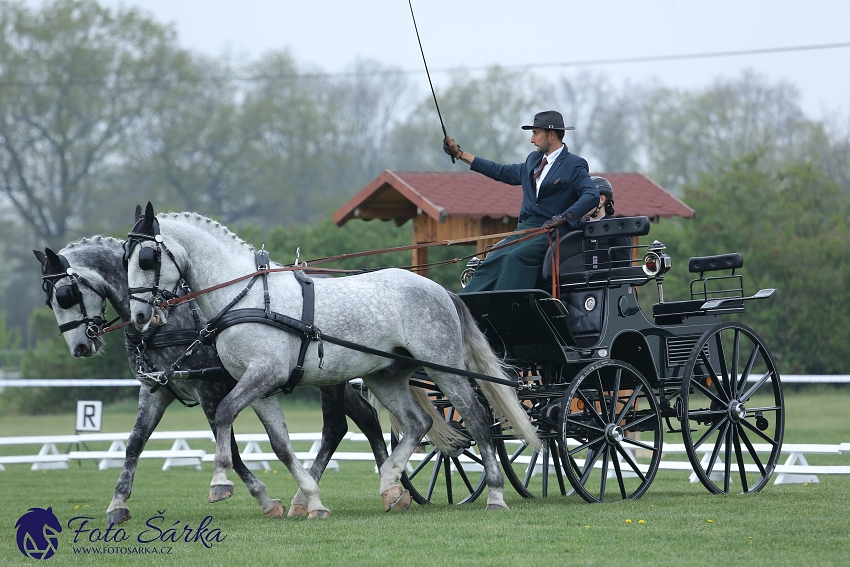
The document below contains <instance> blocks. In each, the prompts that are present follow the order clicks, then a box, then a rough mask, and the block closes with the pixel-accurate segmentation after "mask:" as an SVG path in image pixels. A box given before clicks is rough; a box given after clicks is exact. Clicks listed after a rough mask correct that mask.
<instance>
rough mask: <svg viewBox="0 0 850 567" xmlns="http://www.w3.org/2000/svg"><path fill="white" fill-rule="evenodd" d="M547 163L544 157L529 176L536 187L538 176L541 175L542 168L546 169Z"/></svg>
mask: <svg viewBox="0 0 850 567" xmlns="http://www.w3.org/2000/svg"><path fill="white" fill-rule="evenodd" d="M547 163H549V162H548V161H546V156H543V159H542V160H541V161H540V163H539V164H538V166H537V167H535V168H534V171H533V172H532V174H531V180H532V181H533V182H534V184H535V185H537V179H538V178H539V177H540V174H541V173H543V168H545V167H546V164H547Z"/></svg>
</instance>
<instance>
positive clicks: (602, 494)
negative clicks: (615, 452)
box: [599, 445, 610, 502]
mask: <svg viewBox="0 0 850 567" xmlns="http://www.w3.org/2000/svg"><path fill="white" fill-rule="evenodd" d="M608 449H609V447H608V446H607V445H605V446H603V447H602V453H603V454H602V480H601V481H600V483H599V501H600V502H602V501H604V500H605V484H606V483H607V482H608V459H609V458H610V455H609V451H608Z"/></svg>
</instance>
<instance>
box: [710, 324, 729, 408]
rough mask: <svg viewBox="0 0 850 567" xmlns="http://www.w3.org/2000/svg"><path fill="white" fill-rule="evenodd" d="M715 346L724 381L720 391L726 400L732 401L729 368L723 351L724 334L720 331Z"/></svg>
mask: <svg viewBox="0 0 850 567" xmlns="http://www.w3.org/2000/svg"><path fill="white" fill-rule="evenodd" d="M714 346H715V347H716V348H717V365H718V366H719V367H720V375H721V377H722V378H723V380H721V381H720V384H718V388H717V389H718V391H720V392H722V393H723V394H724V395H725V396H726V400H727V401H728V400H729V399H730V396H729V393H730V392H731V390H729V389H728V388H729V367H728V366H727V364H726V351H725V350H724V349H723V333H722V332H720V331H718V332H717V333H715V334H714Z"/></svg>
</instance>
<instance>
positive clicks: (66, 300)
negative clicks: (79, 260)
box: [41, 254, 108, 339]
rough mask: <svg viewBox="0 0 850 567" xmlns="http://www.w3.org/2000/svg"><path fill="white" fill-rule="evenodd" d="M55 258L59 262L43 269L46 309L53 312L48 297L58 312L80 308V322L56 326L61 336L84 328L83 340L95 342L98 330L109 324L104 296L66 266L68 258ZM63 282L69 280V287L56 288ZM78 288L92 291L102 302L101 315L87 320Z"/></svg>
mask: <svg viewBox="0 0 850 567" xmlns="http://www.w3.org/2000/svg"><path fill="white" fill-rule="evenodd" d="M56 258H57V259H58V263H57V262H56V260H53V261H52V262H51V263H49V264H43V265H42V270H41V273H42V275H41V280H42V283H41V289H43V290H44V293H45V295H46V296H47V299H46V301H45V303H46V304H47V306H48V307H50V308H51V309H53V302H52V301H51V297H53V296H55V297H56V304H57V305H58V306H59V307H60V308H61V309H70V308H72V307H73V306H75V305H79V306H80V313H81V314H82V316H83V318H82V319H77V320H76V321H69V322H67V323H62V324H61V325H59V332H60V333H64V332H65V331H70V330H71V329H76V328H77V327H80V326H82V325H85V327H86V337H88V338H89V339H94V338H95V337H97V336H98V335H99V334H100V331H101V329H103V327H105V326H106V325H107V324H108V322H107V321H106V318H105V317H104V315H105V314H106V295H105V294H104V293H102V292H101V291H100V290H99V289H98V288H97V287H95V286H94V285H93V284H92V283H91V282H89V281H88V280H87V279H86V278H84V277H83V276H81V275H80V274H78V273H77V272H76V270H74V268H72V267H71V265H70V264H69V263H68V259H67V258H65V257H64V256H62V255H61V254H56ZM64 278H69V279H70V283H67V284H65V285H57V283H58V282H59V281H60V280H62V279H64ZM81 285H84V286H86V287H87V288H89V289H90V290H92V291H93V292H94V293H95V294H96V295H98V296H99V297H100V298H101V299H102V300H103V308H102V309H101V312H100V315H95V316H94V317H89V315H88V312H87V311H86V302H85V301H83V293H82V291H81V290H80V286H81Z"/></svg>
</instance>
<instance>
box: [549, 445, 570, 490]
mask: <svg viewBox="0 0 850 567" xmlns="http://www.w3.org/2000/svg"><path fill="white" fill-rule="evenodd" d="M552 445H557V443H555V442H554V441H553V442H552ZM550 448H551V445H550ZM554 449H555V450H554V451H552V465H553V466H554V467H555V476H556V477H557V478H558V488H560V489H561V496H563V495H565V494H566V493H567V488H566V486H565V485H564V473H563V472H562V471H561V457H559V456H558V448H557V446H555V447H554Z"/></svg>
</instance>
